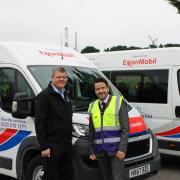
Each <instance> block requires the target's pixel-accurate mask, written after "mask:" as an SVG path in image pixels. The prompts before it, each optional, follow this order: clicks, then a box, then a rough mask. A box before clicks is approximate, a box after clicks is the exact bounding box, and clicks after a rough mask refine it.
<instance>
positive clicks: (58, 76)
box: [52, 71, 68, 89]
mask: <svg viewBox="0 0 180 180" xmlns="http://www.w3.org/2000/svg"><path fill="white" fill-rule="evenodd" d="M67 80H68V78H67V74H66V72H59V71H56V72H55V74H54V76H53V77H52V84H53V85H54V86H55V87H56V88H58V89H63V88H64V87H65V86H66V84H67Z"/></svg>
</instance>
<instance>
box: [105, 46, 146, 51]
mask: <svg viewBox="0 0 180 180" xmlns="http://www.w3.org/2000/svg"><path fill="white" fill-rule="evenodd" d="M133 49H142V48H140V47H135V46H130V47H127V46H122V45H118V46H113V47H111V48H107V49H104V51H105V52H108V51H124V50H133Z"/></svg>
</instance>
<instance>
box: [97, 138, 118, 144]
mask: <svg viewBox="0 0 180 180" xmlns="http://www.w3.org/2000/svg"><path fill="white" fill-rule="evenodd" d="M115 142H120V137H112V138H106V139H104V143H115ZM94 143H95V144H102V139H95V140H94Z"/></svg>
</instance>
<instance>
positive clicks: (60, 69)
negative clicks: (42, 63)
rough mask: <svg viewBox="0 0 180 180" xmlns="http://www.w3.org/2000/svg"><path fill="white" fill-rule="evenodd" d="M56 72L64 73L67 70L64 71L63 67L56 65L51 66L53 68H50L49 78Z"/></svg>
mask: <svg viewBox="0 0 180 180" xmlns="http://www.w3.org/2000/svg"><path fill="white" fill-rule="evenodd" d="M56 72H60V73H66V74H67V71H66V69H65V68H63V67H56V68H53V69H52V74H51V78H53V77H54V75H55V73H56Z"/></svg>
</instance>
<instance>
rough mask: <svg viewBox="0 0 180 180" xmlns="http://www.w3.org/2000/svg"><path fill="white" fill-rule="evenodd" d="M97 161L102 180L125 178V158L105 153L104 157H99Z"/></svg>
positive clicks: (120, 179)
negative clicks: (119, 158) (120, 158)
mask: <svg viewBox="0 0 180 180" xmlns="http://www.w3.org/2000/svg"><path fill="white" fill-rule="evenodd" d="M97 162H98V166H99V169H100V172H101V176H102V180H124V160H118V159H117V158H116V156H115V155H109V154H107V153H104V155H103V156H102V157H97Z"/></svg>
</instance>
